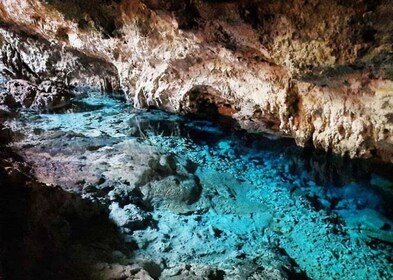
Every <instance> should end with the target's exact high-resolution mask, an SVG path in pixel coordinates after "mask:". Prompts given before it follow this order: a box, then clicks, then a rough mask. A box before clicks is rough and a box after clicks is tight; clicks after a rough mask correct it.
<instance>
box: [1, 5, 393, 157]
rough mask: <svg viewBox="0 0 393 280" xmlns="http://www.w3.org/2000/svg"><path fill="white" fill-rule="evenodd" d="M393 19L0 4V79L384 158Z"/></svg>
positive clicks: (389, 126)
mask: <svg viewBox="0 0 393 280" xmlns="http://www.w3.org/2000/svg"><path fill="white" fill-rule="evenodd" d="M392 12H393V6H392V5H391V3H390V1H388V0H381V1H368V0H361V1H358V2H357V3H356V5H352V4H350V3H347V2H345V1H339V0H329V1H320V0H311V1H303V0H291V1H268V2H262V1H258V0H244V1H230V0H228V1H207V0H195V1H192V0H184V1H161V0H130V1H125V0H124V1H120V0H116V1H115V0H112V1H100V0H94V1H89V2H86V1H82V0H50V1H41V0H17V1H15V0H1V1H0V18H1V19H0V20H1V32H0V34H1V39H0V44H1V45H2V50H3V51H2V54H3V55H2V60H3V62H4V63H3V64H4V65H3V69H4V70H3V72H5V73H7V74H9V75H10V76H12V77H16V78H26V79H29V80H30V81H35V82H37V81H36V80H39V82H41V81H42V80H46V79H48V78H51V79H62V80H63V81H66V82H67V83H69V84H71V85H73V84H75V83H76V84H77V85H82V86H96V87H97V86H98V87H102V88H103V89H105V90H110V91H112V90H113V91H117V90H120V89H121V90H122V91H124V92H125V93H126V95H127V97H128V98H130V99H133V100H134V104H135V106H138V107H157V108H160V109H163V110H167V111H170V112H180V113H196V114H201V115H202V116H203V115H206V112H204V108H210V109H209V110H210V111H209V112H213V113H214V112H215V113H216V114H217V115H224V116H226V117H231V118H233V119H234V120H236V121H237V122H238V123H239V124H240V126H241V127H243V128H245V129H247V130H250V131H253V132H269V133H274V134H278V135H281V136H290V137H293V138H294V139H295V140H296V142H297V143H298V144H299V145H301V146H314V147H316V148H320V149H324V150H326V151H332V152H334V153H339V154H343V155H344V154H347V155H349V156H351V157H364V158H369V157H373V156H376V157H379V158H381V159H383V160H385V161H391V160H392V158H393V157H392V155H393V120H392V112H393V98H392V95H393V76H392V73H393V72H392V64H393V60H392V36H391V34H392V31H393V20H392V19H391V14H392ZM197 104H204V106H199V105H197ZM207 105H208V106H207Z"/></svg>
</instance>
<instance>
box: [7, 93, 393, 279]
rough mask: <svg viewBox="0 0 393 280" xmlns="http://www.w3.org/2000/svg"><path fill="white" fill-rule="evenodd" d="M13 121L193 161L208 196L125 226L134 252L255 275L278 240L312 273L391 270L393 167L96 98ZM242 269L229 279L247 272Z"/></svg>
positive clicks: (346, 275)
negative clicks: (130, 228) (146, 223)
mask: <svg viewBox="0 0 393 280" xmlns="http://www.w3.org/2000/svg"><path fill="white" fill-rule="evenodd" d="M13 125H14V126H15V128H16V129H18V130H20V131H21V132H24V133H31V130H33V131H34V129H35V130H37V129H40V130H42V131H66V132H70V131H72V132H74V133H80V134H83V135H84V137H87V138H88V139H97V138H100V139H107V143H108V146H110V145H112V144H111V143H114V142H116V143H127V141H133V140H136V141H137V143H141V145H144V146H143V147H146V145H147V146H150V147H152V148H154V149H155V151H158V153H159V154H162V155H173V156H174V157H175V158H176V159H177V160H178V161H179V162H186V161H189V162H192V163H193V164H195V168H194V169H195V175H196V176H197V177H198V180H199V181H200V184H201V186H202V195H201V196H202V198H201V199H200V201H198V202H196V203H194V204H193V205H191V206H187V207H188V208H187V211H188V212H187V214H186V215H185V214H184V213H183V212H181V211H180V210H179V209H175V210H174V209H172V208H171V207H157V209H154V210H153V212H152V216H153V217H154V219H155V220H156V221H157V228H148V229H142V230H136V231H134V232H131V233H130V232H127V231H125V232H124V234H125V238H126V239H129V240H130V241H131V240H132V241H133V242H136V243H137V244H138V245H139V246H138V247H139V249H138V250H137V251H136V253H135V254H136V258H137V259H138V258H140V259H149V260H152V261H157V260H158V259H164V260H165V262H166V263H167V265H168V267H176V266H178V265H179V264H189V263H192V264H193V265H208V266H213V267H218V268H219V269H222V270H223V271H229V270H231V269H233V267H236V268H237V270H238V271H243V270H248V272H247V273H249V270H254V271H256V270H257V269H258V267H263V266H266V265H267V264H266V260H270V262H273V260H272V259H271V258H270V259H269V257H268V256H267V254H268V253H267V252H269V250H270V249H269V250H268V249H267V248H271V247H274V248H277V249H280V250H283V251H285V255H286V256H289V257H290V258H291V259H292V260H293V261H294V262H295V263H296V264H297V265H298V267H299V270H300V271H303V272H305V273H306V274H307V275H308V276H309V277H310V278H312V279H392V278H393V260H392V256H393V247H392V244H393V166H392V165H387V164H385V165H383V164H378V163H376V162H372V161H365V160H350V159H344V158H341V157H338V156H334V155H329V154H326V153H324V152H317V151H312V150H304V149H301V148H299V147H297V146H296V145H295V144H294V142H293V141H292V140H291V139H280V140H271V139H269V138H266V137H264V136H261V135H252V134H248V133H245V132H242V131H238V130H235V129H233V128H231V127H228V126H225V125H220V124H219V123H215V122H214V121H211V120H200V119H192V118H188V117H182V116H178V115H173V114H167V113H164V112H161V111H157V110H136V109H132V108H131V106H130V104H126V103H124V102H122V101H120V100H116V99H111V98H109V97H102V96H101V97H100V96H94V95H91V96H86V97H85V98H82V99H81V100H78V101H75V102H74V105H73V106H72V107H70V108H69V109H68V110H63V111H62V112H55V113H51V114H36V113H34V112H24V113H23V114H22V117H21V118H20V119H19V120H17V121H16V123H14V124H13ZM41 135H45V134H41ZM37 137H38V138H39V137H44V136H37ZM113 141H114V142H113ZM133 143H134V142H133ZM133 145H135V143H134V144H133ZM125 152H126V151H125ZM141 153H143V150H142V152H141ZM146 154H148V153H147V152H146ZM182 211H183V210H182ZM113 219H115V220H116V219H117V217H116V215H114V216H113ZM191 232H192V233H191ZM194 233H195V234H194ZM197 233H198V234H199V235H200V236H199V235H198V234H197ZM166 235H168V236H171V238H170V241H168V240H164V239H163V238H162V236H166ZM209 236H211V237H209ZM152 240H153V241H152ZM154 240H160V242H158V243H157V242H154ZM140 244H146V245H144V246H142V245H140ZM165 244H166V245H165ZM273 259H274V258H273ZM250 262H251V263H252V265H250ZM246 267H247V269H246ZM250 267H251V268H250ZM242 273H243V272H242ZM242 273H240V272H239V274H236V276H233V277H232V278H231V277H227V278H226V279H246V278H244V277H245V276H244V275H245V274H242ZM244 273H246V272H244ZM227 275H228V273H227ZM242 275H243V276H242ZM247 277H249V276H247ZM250 279H251V278H250Z"/></svg>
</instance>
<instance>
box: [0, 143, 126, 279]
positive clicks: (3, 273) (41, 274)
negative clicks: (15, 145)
mask: <svg viewBox="0 0 393 280" xmlns="http://www.w3.org/2000/svg"><path fill="white" fill-rule="evenodd" d="M0 155H1V160H0V279H23V280H29V279H97V278H96V275H94V270H92V266H93V265H94V264H97V263H100V262H108V263H111V262H116V260H114V259H113V251H116V250H118V251H121V252H123V253H124V254H129V252H128V251H127V249H126V246H125V243H124V241H123V240H122V237H121V235H120V233H119V232H118V229H117V227H116V226H115V225H114V224H113V223H112V222H111V221H110V220H109V219H108V213H107V210H105V209H102V207H99V206H98V205H97V204H95V203H92V202H90V201H86V200H83V199H81V198H80V197H78V196H77V195H75V194H71V193H67V192H65V191H63V190H61V189H60V188H58V187H48V186H45V185H42V184H40V183H37V182H36V181H35V180H34V179H33V178H31V177H30V176H29V168H28V167H27V166H26V164H23V163H22V161H21V159H20V158H18V156H17V155H16V154H15V153H13V152H12V151H10V150H8V149H5V148H2V150H1V152H0Z"/></svg>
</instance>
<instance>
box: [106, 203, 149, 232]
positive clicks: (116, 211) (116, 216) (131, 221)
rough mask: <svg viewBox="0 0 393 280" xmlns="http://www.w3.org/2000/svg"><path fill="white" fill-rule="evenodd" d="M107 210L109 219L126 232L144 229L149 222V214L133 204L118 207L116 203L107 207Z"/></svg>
mask: <svg viewBox="0 0 393 280" xmlns="http://www.w3.org/2000/svg"><path fill="white" fill-rule="evenodd" d="M109 209H110V213H109V217H110V218H111V219H112V220H113V221H114V222H115V223H116V224H117V225H118V226H119V227H121V228H122V229H123V230H126V232H130V231H131V232H132V231H134V230H138V229H144V228H146V227H147V226H148V225H149V222H150V220H151V216H150V214H148V213H146V212H145V211H143V210H141V209H140V208H139V207H138V206H136V205H134V204H128V205H126V206H124V207H120V206H119V204H118V203H116V202H114V203H112V204H111V205H110V206H109Z"/></svg>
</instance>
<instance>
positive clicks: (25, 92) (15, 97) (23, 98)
mask: <svg viewBox="0 0 393 280" xmlns="http://www.w3.org/2000/svg"><path fill="white" fill-rule="evenodd" d="M71 97H72V95H71V93H70V92H69V90H67V89H66V88H65V86H64V84H62V83H60V82H57V83H55V82H53V81H44V82H42V83H41V84H39V85H38V86H37V85H36V84H33V83H30V82H28V81H26V80H10V81H9V82H8V83H7V91H5V92H2V93H0V105H3V106H7V107H8V108H10V109H16V108H20V107H22V108H31V109H34V110H38V111H45V110H49V111H50V110H54V109H59V108H62V107H65V106H67V105H68V104H69V103H70V99H71Z"/></svg>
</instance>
